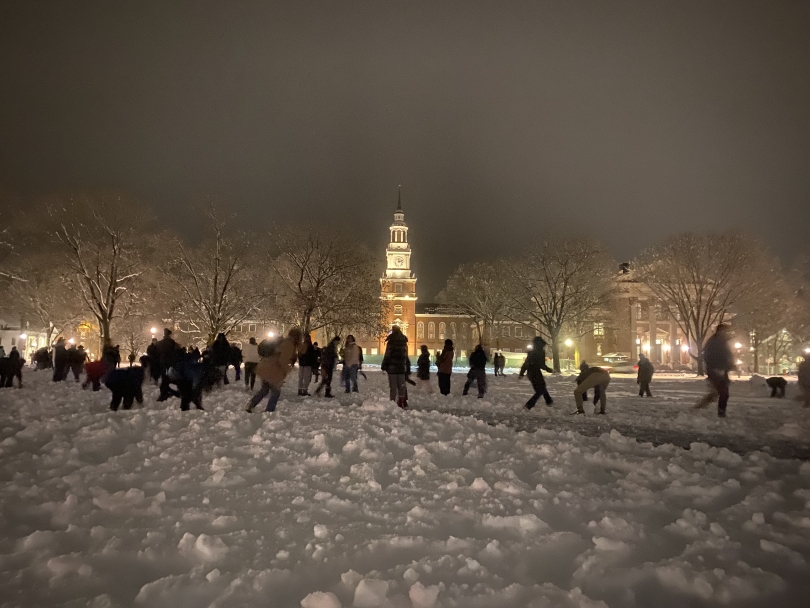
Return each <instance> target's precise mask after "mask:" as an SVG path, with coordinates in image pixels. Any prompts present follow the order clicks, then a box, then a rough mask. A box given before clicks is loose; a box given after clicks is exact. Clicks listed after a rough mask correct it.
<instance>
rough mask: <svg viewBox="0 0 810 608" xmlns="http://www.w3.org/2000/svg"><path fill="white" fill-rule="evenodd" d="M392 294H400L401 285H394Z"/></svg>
mask: <svg viewBox="0 0 810 608" xmlns="http://www.w3.org/2000/svg"><path fill="white" fill-rule="evenodd" d="M394 293H402V283H397V284H396V285H394Z"/></svg>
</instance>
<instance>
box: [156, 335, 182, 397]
mask: <svg viewBox="0 0 810 608" xmlns="http://www.w3.org/2000/svg"><path fill="white" fill-rule="evenodd" d="M157 353H158V360H159V361H160V396H159V397H158V398H157V400H158V401H166V399H168V398H169V397H179V393H177V391H175V390H174V389H172V388H171V386H169V385H170V381H169V375H168V374H169V369H171V367H172V365H174V363H175V361H177V358H178V355H179V349H178V348H177V342H175V341H174V339H173V338H172V330H171V329H168V328H166V329H164V330H163V339H162V340H161V341H160V342H158V343H157Z"/></svg>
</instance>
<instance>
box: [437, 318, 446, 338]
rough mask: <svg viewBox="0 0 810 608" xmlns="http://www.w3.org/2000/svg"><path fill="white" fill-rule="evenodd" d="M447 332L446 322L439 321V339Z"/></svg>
mask: <svg viewBox="0 0 810 608" xmlns="http://www.w3.org/2000/svg"><path fill="white" fill-rule="evenodd" d="M446 333H447V324H446V323H444V322H441V323H439V340H444V334H446Z"/></svg>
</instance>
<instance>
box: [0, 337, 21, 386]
mask: <svg viewBox="0 0 810 608" xmlns="http://www.w3.org/2000/svg"><path fill="white" fill-rule="evenodd" d="M24 364H25V361H24V360H23V358H22V356H21V355H20V351H18V350H17V347H16V346H12V347H11V350H10V351H9V353H8V355H7V354H6V349H5V348H3V347H2V345H0V388H11V387H12V386H14V378H17V385H18V386H19V387H20V388H22V369H23V365H24Z"/></svg>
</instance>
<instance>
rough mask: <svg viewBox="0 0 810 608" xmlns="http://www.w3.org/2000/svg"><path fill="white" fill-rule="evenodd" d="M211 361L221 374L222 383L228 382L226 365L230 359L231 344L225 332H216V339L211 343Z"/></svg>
mask: <svg viewBox="0 0 810 608" xmlns="http://www.w3.org/2000/svg"><path fill="white" fill-rule="evenodd" d="M210 351H211V363H212V364H213V366H214V367H216V368H217V369H218V370H219V373H220V374H222V383H223V384H228V373H227V372H228V365H230V361H231V345H230V344H229V343H228V339H227V338H226V337H225V334H222V333H220V334H217V339H216V340H214V343H213V344H212V345H211V348H210Z"/></svg>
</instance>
